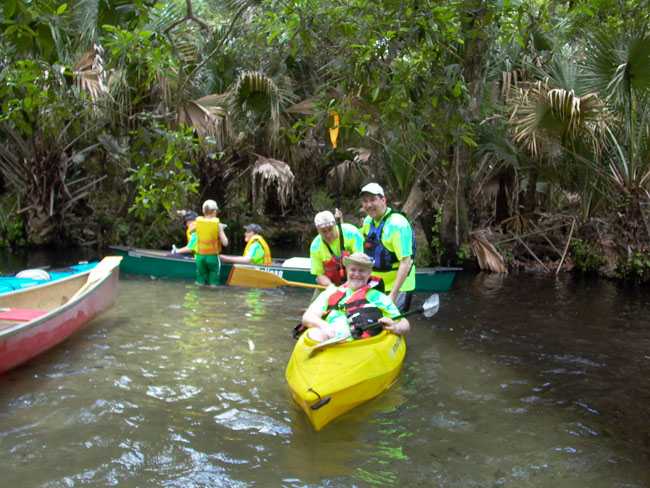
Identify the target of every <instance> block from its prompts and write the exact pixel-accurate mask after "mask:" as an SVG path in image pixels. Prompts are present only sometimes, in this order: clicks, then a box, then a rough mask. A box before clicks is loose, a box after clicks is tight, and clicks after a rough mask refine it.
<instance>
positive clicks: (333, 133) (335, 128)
mask: <svg viewBox="0 0 650 488" xmlns="http://www.w3.org/2000/svg"><path fill="white" fill-rule="evenodd" d="M329 114H330V115H331V116H332V117H334V124H333V125H332V127H331V128H330V141H332V147H333V148H334V149H336V140H337V139H338V137H339V114H337V113H336V112H329Z"/></svg>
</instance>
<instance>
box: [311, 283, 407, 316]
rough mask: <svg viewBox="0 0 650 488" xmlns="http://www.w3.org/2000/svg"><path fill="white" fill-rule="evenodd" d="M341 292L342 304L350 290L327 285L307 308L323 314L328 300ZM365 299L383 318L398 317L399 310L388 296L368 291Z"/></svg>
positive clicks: (333, 314)
mask: <svg viewBox="0 0 650 488" xmlns="http://www.w3.org/2000/svg"><path fill="white" fill-rule="evenodd" d="M337 290H341V291H343V292H344V293H345V297H344V298H343V299H342V301H343V302H345V300H347V299H348V298H350V297H351V296H352V294H353V293H354V292H353V291H352V290H350V289H349V288H348V287H347V286H344V285H342V286H338V287H337V286H334V285H329V286H328V287H327V288H325V289H324V290H323V291H322V292H321V293H320V294H319V295H318V296H317V297H316V299H315V300H314V301H313V303H312V304H311V305H310V306H309V308H312V307H316V308H317V309H318V310H321V311H322V313H325V311H326V310H327V302H328V300H329V298H330V297H331V296H332V295H333V294H334V293H335V292H336V291H337ZM366 298H367V299H368V302H369V303H370V304H371V305H372V306H374V307H377V308H378V309H379V310H381V313H382V314H383V316H384V317H397V316H398V315H400V311H399V309H398V308H397V307H396V306H395V304H394V303H393V301H392V300H391V299H390V298H388V295H386V294H384V293H382V292H380V291H377V290H373V289H370V290H368V293H367V294H366ZM336 314H337V312H336V311H333V312H332V314H330V315H331V317H330V318H331V319H334V318H335V317H336Z"/></svg>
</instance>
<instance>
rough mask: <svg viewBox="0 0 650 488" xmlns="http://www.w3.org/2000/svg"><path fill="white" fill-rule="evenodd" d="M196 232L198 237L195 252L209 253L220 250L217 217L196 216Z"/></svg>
mask: <svg viewBox="0 0 650 488" xmlns="http://www.w3.org/2000/svg"><path fill="white" fill-rule="evenodd" d="M196 234H197V237H198V246H197V247H198V249H197V251H196V253H197V254H201V255H210V254H219V253H220V252H221V241H220V240H219V219H218V218H216V217H214V218H212V219H206V218H205V217H197V218H196Z"/></svg>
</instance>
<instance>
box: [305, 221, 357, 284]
mask: <svg viewBox="0 0 650 488" xmlns="http://www.w3.org/2000/svg"><path fill="white" fill-rule="evenodd" d="M314 225H315V226H316V230H317V231H318V235H317V236H316V237H315V238H314V240H313V241H312V243H311V246H310V248H309V258H310V261H311V274H313V275H316V282H317V283H318V284H319V285H323V286H328V285H330V284H335V285H340V284H341V283H343V282H345V279H346V276H345V270H344V266H343V261H342V259H343V258H344V257H345V256H349V255H350V254H353V253H355V252H363V236H362V235H361V232H359V229H358V228H357V227H356V226H354V225H352V224H338V225H337V223H336V219H335V218H334V215H333V214H332V212H330V211H328V210H325V211H324V212H319V213H317V214H316V217H314Z"/></svg>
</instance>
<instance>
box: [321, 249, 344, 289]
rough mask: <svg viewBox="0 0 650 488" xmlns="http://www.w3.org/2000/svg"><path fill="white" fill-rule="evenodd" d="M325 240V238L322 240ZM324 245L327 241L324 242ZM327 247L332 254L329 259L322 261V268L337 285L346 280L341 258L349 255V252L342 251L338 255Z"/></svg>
mask: <svg viewBox="0 0 650 488" xmlns="http://www.w3.org/2000/svg"><path fill="white" fill-rule="evenodd" d="M323 242H325V240H323ZM325 245H327V243H326V242H325ZM327 249H329V251H330V255H331V256H332V257H331V258H330V260H329V261H326V262H324V263H323V269H324V270H325V276H327V277H328V278H329V279H330V281H331V282H332V283H334V284H335V285H336V286H339V285H340V284H342V283H343V281H345V280H346V278H347V277H346V275H345V268H344V267H343V258H344V257H345V256H349V255H350V253H349V252H347V251H343V252H342V253H341V255H340V256H337V255H335V254H334V253H333V252H332V250H331V249H330V248H329V246H327Z"/></svg>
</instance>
